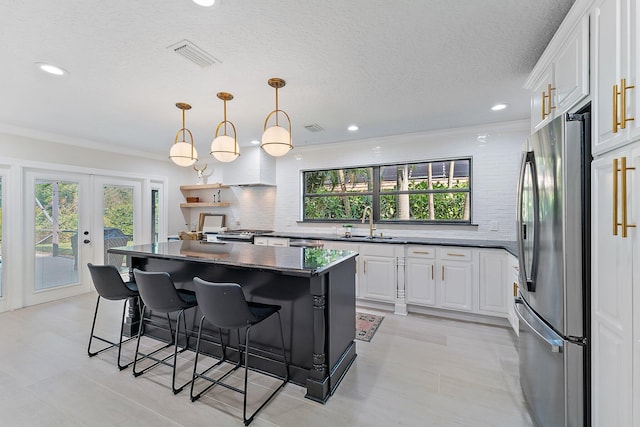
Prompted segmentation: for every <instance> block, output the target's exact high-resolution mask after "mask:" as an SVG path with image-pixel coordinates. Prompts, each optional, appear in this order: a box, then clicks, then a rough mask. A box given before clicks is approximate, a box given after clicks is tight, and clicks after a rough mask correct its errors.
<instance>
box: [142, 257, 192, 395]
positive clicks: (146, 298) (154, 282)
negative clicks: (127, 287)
mask: <svg viewBox="0 0 640 427" xmlns="http://www.w3.org/2000/svg"><path fill="white" fill-rule="evenodd" d="M133 275H134V277H135V279H136V283H137V284H138V289H139V291H140V297H141V298H142V310H141V311H142V313H141V324H140V328H139V329H138V343H137V344H136V356H135V359H134V362H133V375H134V376H136V377H137V376H139V375H142V374H143V373H145V372H146V371H148V370H149V369H151V368H153V367H154V366H157V365H158V364H163V365H166V366H171V369H172V373H171V390H172V391H173V394H177V393H179V392H180V391H181V390H182V389H183V388H184V387H185V386H187V385H188V384H189V383H190V382H191V381H187V382H186V383H185V384H183V385H182V386H180V387H178V388H176V361H177V357H178V337H179V335H180V318H182V320H183V323H184V335H185V337H186V343H185V346H184V347H183V348H182V350H180V352H183V351H185V350H186V349H187V348H188V347H189V331H188V330H187V321H186V319H185V317H184V311H185V310H186V309H189V308H193V307H196V306H197V305H198V302H197V300H196V296H195V293H194V292H192V291H189V290H186V289H176V287H175V284H174V283H173V280H172V279H171V276H169V273H164V272H145V271H140V270H138V269H134V270H133ZM146 309H150V310H152V311H155V312H158V313H165V314H166V315H167V321H168V322H169V332H170V333H171V338H172V341H173V342H169V343H168V344H167V345H166V346H164V347H161V348H159V349H157V350H154V351H152V352H151V353H148V354H144V353H141V352H140V337H141V336H142V329H143V326H144V324H145V323H153V321H151V320H150V319H145V318H144V313H145V310H146ZM175 312H177V313H178V317H177V319H176V331H175V333H174V331H173V328H172V326H171V319H170V318H169V313H175ZM171 345H173V346H174V348H173V355H169V356H167V357H165V358H163V359H159V358H156V357H154V356H153V355H154V354H156V353H158V352H159V351H161V350H163V349H165V348H167V347H170V346H171ZM138 355H141V356H142V357H140V358H138ZM171 357H173V363H169V362H167V359H169V358H171ZM144 359H151V360H153V361H155V362H156V363H154V364H152V365H150V366H148V367H146V368H144V369H143V370H142V371H136V364H137V363H138V362H139V361H141V360H144Z"/></svg>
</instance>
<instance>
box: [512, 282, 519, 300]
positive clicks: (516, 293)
mask: <svg viewBox="0 0 640 427" xmlns="http://www.w3.org/2000/svg"><path fill="white" fill-rule="evenodd" d="M513 296H514V297H517V296H518V284H517V283H516V282H513Z"/></svg>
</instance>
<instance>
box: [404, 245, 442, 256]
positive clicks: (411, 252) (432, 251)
mask: <svg viewBox="0 0 640 427" xmlns="http://www.w3.org/2000/svg"><path fill="white" fill-rule="evenodd" d="M407 256H408V257H414V258H430V259H431V258H435V257H436V248H434V247H433V246H408V247H407Z"/></svg>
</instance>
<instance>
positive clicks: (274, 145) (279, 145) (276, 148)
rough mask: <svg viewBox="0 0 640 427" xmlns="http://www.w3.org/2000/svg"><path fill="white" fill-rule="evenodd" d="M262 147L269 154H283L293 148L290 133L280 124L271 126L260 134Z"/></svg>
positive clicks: (276, 155)
mask: <svg viewBox="0 0 640 427" xmlns="http://www.w3.org/2000/svg"><path fill="white" fill-rule="evenodd" d="M262 148H263V149H264V151H266V152H267V154H269V155H271V156H274V157H280V156H284V155H285V154H287V153H288V152H289V150H291V149H292V148H293V146H292V145H291V134H290V133H289V131H287V130H286V129H285V128H283V127H282V126H278V125H276V126H271V127H270V128H268V129H267V130H265V131H264V134H262Z"/></svg>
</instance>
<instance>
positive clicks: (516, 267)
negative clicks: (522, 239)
mask: <svg viewBox="0 0 640 427" xmlns="http://www.w3.org/2000/svg"><path fill="white" fill-rule="evenodd" d="M511 267H513V269H514V270H515V271H520V267H518V266H517V265H512V266H511Z"/></svg>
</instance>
